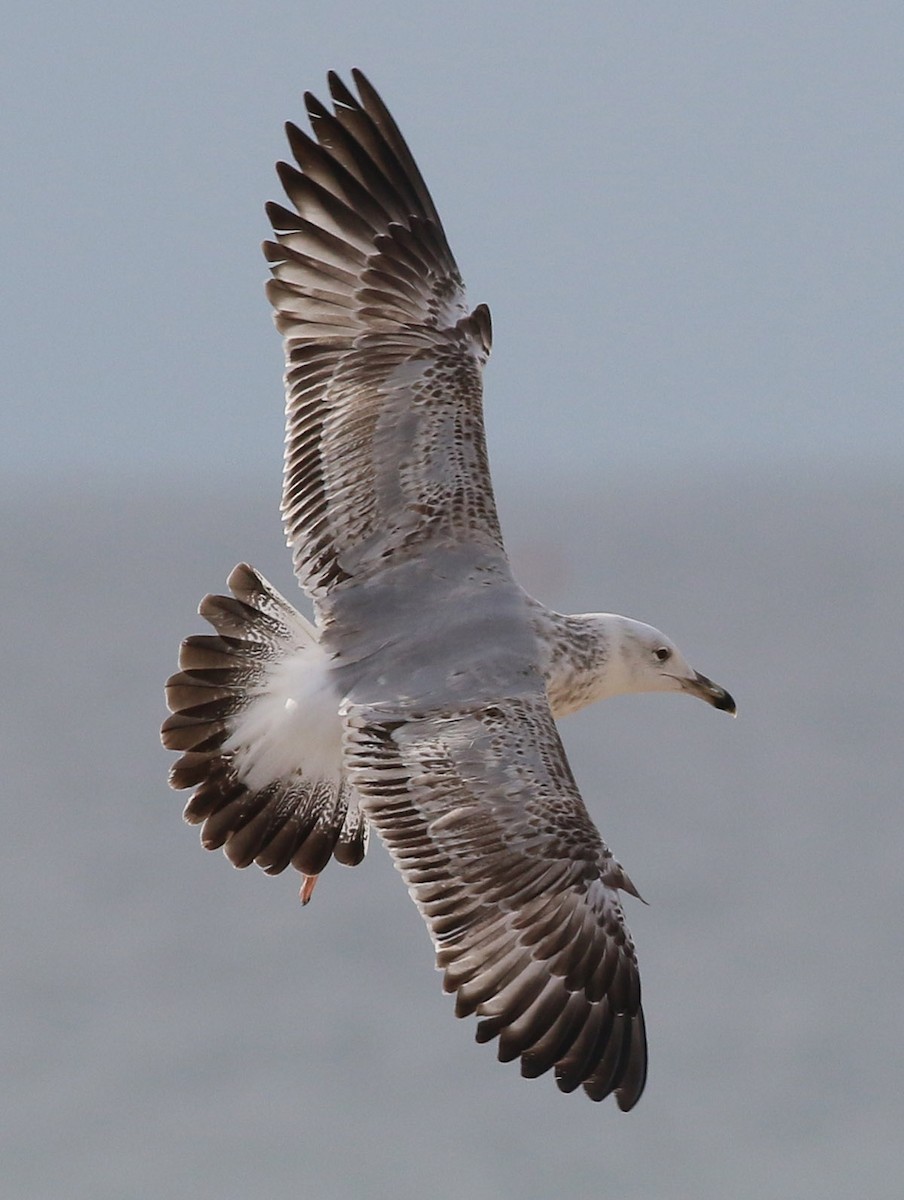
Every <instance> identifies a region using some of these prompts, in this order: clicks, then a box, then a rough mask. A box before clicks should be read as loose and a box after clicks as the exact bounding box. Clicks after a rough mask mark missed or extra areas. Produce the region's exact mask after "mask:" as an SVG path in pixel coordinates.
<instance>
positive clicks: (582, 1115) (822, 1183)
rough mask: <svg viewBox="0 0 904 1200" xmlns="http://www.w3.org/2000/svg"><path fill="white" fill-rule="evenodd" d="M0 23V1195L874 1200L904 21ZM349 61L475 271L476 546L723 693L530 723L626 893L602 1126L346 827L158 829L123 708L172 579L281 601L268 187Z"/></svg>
mask: <svg viewBox="0 0 904 1200" xmlns="http://www.w3.org/2000/svg"><path fill="white" fill-rule="evenodd" d="M6 24H7V30H6V37H5V38H4V48H3V50H2V51H0V54H2V56H3V61H2V63H0V130H2V139H3V142H2V148H3V163H4V169H3V172H2V177H0V240H2V255H3V261H4V264H5V276H6V278H7V287H6V288H5V289H4V290H3V293H2V295H0V354H2V358H3V363H4V371H3V379H2V384H0V386H2V389H3V400H2V406H0V470H2V483H0V501H2V506H3V513H2V520H0V538H2V562H3V566H4V583H5V593H4V600H3V603H2V605H0V626H2V637H3V645H4V668H3V677H4V681H5V686H4V687H3V688H2V692H0V705H2V721H0V739H2V742H0V749H2V758H3V764H4V773H5V776H6V783H5V787H4V805H5V809H6V811H5V814H4V818H3V820H4V829H5V831H6V836H5V838H4V839H3V844H2V847H0V863H2V871H0V894H2V905H3V918H2V934H0V957H2V971H0V978H2V984H0V989H2V991H0V1051H2V1056H3V1064H2V1077H3V1080H4V1088H3V1092H4V1105H5V1109H6V1111H5V1115H4V1119H3V1121H2V1123H0V1156H2V1161H3V1164H4V1166H3V1174H4V1179H5V1185H4V1186H5V1187H6V1188H7V1189H8V1194H9V1195H11V1196H12V1195H15V1196H16V1197H21V1198H23V1200H38V1198H42V1200H43V1198H45V1197H46V1198H51V1197H53V1198H57V1197H60V1196H65V1197H67V1200H107V1198H109V1200H132V1198H135V1200H139V1198H144V1197H148V1196H157V1195H160V1196H170V1195H172V1196H183V1195H191V1196H193V1197H199V1198H206V1197H211V1198H212V1197H217V1198H218V1200H231V1198H232V1197H244V1196H246V1195H248V1194H253V1195H263V1196H269V1195H277V1194H282V1193H289V1192H290V1191H291V1192H292V1193H293V1194H294V1193H295V1192H297V1191H298V1189H299V1188H301V1189H302V1190H303V1191H304V1192H306V1193H307V1192H311V1193H314V1192H316V1193H317V1194H319V1195H321V1196H325V1197H336V1198H339V1200H342V1198H344V1197H358V1196H361V1195H363V1194H365V1193H366V1194H368V1195H377V1196H380V1195H398V1196H408V1195H418V1196H430V1197H436V1198H438V1200H445V1198H446V1197H453V1196H455V1197H459V1196H461V1195H468V1196H469V1197H471V1198H473V1200H495V1198H497V1197H498V1198H502V1200H508V1198H516V1200H534V1198H536V1200H542V1198H546V1197H553V1196H558V1195H564V1194H569V1193H570V1194H572V1195H577V1196H581V1195H589V1194H591V1191H592V1192H594V1193H596V1192H599V1193H601V1194H610V1193H611V1194H617V1195H619V1196H620V1197H621V1198H622V1200H633V1198H638V1200H639V1198H641V1197H642V1198H644V1200H648V1198H649V1197H651V1196H662V1197H686V1196H693V1197H695V1200H724V1197H726V1196H731V1197H733V1198H736V1200H747V1198H750V1200H753V1198H760V1197H769V1196H774V1197H782V1198H784V1197H788V1196H794V1197H796V1198H801V1200H810V1198H813V1200H816V1198H817V1197H818V1198H819V1200H836V1198H837V1200H842V1198H845V1200H847V1198H848V1197H850V1196H851V1195H855V1194H856V1195H863V1196H869V1197H870V1198H871V1200H885V1198H886V1197H887V1198H888V1200H898V1198H899V1197H900V1195H901V1191H902V1181H904V1162H902V1158H904V1155H902V1150H901V1144H900V1130H901V1128H902V1127H904V1017H902V1012H901V1005H900V996H901V992H902V987H904V965H902V964H904V955H902V936H901V931H902V912H904V882H902V872H901V865H900V864H901V861H902V853H904V837H902V832H904V821H902V815H901V800H900V776H901V765H900V758H901V750H900V747H901V718H900V699H899V692H900V683H899V678H898V664H899V661H900V659H901V655H902V651H904V646H902V639H901V631H900V626H901V616H900V613H901V598H902V590H904V551H902V537H901V531H902V519H904V484H902V467H904V406H902V375H904V371H902V366H904V362H902V358H904V355H902V337H901V334H902V330H901V312H902V295H901V290H902V288H901V280H902V277H904V275H902V246H904V218H902V210H901V196H902V194H904V166H902V156H901V154H900V131H901V128H902V119H904V111H902V110H904V91H902V89H901V74H902V68H904V14H902V12H901V10H900V8H899V7H898V6H894V5H885V4H876V5H867V6H854V5H847V4H840V3H823V4H810V3H801V2H797V0H792V2H791V3H786V4H781V5H779V4H769V3H767V4H753V3H747V2H741V3H736V4H733V5H730V6H725V5H721V4H716V3H693V2H691V3H687V4H676V3H672V4H667V3H657V2H653V3H649V4H645V5H643V6H634V5H625V4H617V3H593V4H591V3H578V2H577V0H572V2H568V0H566V2H564V3H561V4H558V5H556V6H555V7H552V6H547V5H540V4H530V3H526V4H513V3H495V4H493V5H492V6H490V5H486V4H476V3H470V2H467V0H466V2H460V3H458V4H455V5H448V4H440V3H438V2H436V0H424V2H422V3H421V4H420V5H418V6H416V7H415V6H413V5H409V4H402V3H398V2H394V0H387V2H386V3H384V4H381V5H379V6H373V5H368V4H364V3H361V2H358V3H354V2H351V3H345V4H343V3H341V0H334V2H333V3H329V4H328V3H325V2H322V0H309V2H307V3H297V4H286V3H278V2H276V0H260V2H259V3H256V4H254V5H252V4H247V5H242V4H225V3H224V4H213V3H210V2H208V0H198V2H197V3H195V4H193V5H191V6H188V7H186V6H183V5H175V4H172V3H169V2H168V0H162V2H161V3H159V4H157V5H155V6H152V7H148V6H147V5H138V4H134V3H132V2H131V0H126V2H123V3H121V4H118V5H116V6H109V5H100V4H93V3H82V4H80V5H77V6H71V7H68V8H67V7H65V6H62V5H59V4H48V3H40V2H36V3H31V4H29V5H28V6H25V5H23V4H20V3H17V2H14V3H13V5H12V8H11V9H10V14H9V17H8V19H7V22H6ZM353 65H357V66H360V67H362V68H363V69H364V70H365V71H366V72H367V73H368V74H369V76H370V78H371V79H372V81H373V82H374V83H375V84H376V86H377V87H378V88H379V89H380V90H381V91H382V93H383V95H384V98H385V99H386V101H387V103H388V104H389V106H390V108H391V109H392V111H393V113H394V115H395V116H396V118H397V120H398V121H399V123H400V125H401V127H402V129H403V131H404V133H405V135H406V137H407V138H408V140H409V142H410V144H411V146H412V148H413V150H414V152H415V154H416V156H417V158H418V161H419V162H420V164H421V167H422V169H423V172H424V174H425V176H426V178H427V181H428V184H429V186H430V188H431V191H432V193H433V195H434V198H435V200H436V202H437V205H438V207H439V209H440V212H441V213H442V214H443V217H444V222H445V226H446V231H447V234H448V236H449V239H450V242H451V243H452V246H453V248H454V250H455V252H456V255H457V257H458V261H459V265H460V267H461V269H462V271H463V273H464V275H465V278H466V279H467V280H468V284H469V292H470V296H471V299H472V300H473V302H474V303H477V302H479V301H486V302H487V303H489V305H490V307H491V309H492V312H493V321H494V330H495V348H494V352H493V359H492V362H491V364H490V367H489V369H488V372H487V379H486V387H487V413H486V416H487V426H488V434H489V441H490V453H491V458H492V462H493V468H494V478H495V482H496V489H497V496H498V500H499V506H500V510H501V513H502V518H503V523H504V528H505V531H506V535H507V541H508V544H509V548H510V551H511V554H512V557H513V559H514V562H515V566H516V569H517V571H518V573H519V575H520V577H521V579H522V581H523V582H524V584H525V585H526V586H527V587H528V588H529V589H530V590H532V591H533V592H534V593H535V594H536V595H538V596H539V597H540V598H541V599H543V600H544V601H546V602H547V603H549V604H551V605H554V606H556V607H559V608H562V609H566V610H570V611H587V610H592V609H608V610H612V611H620V612H626V613H629V614H630V615H632V616H635V617H638V618H640V619H643V620H646V621H650V622H652V623H654V624H656V625H658V626H660V627H661V628H663V629H664V630H666V631H667V632H668V633H669V634H670V635H671V636H672V637H673V638H674V639H675V640H676V641H677V642H678V644H679V645H680V646H681V647H682V649H683V650H685V652H686V653H687V655H688V657H689V658H691V660H692V661H693V662H694V664H695V665H696V666H698V667H699V668H700V669H701V670H703V671H705V672H706V673H707V674H709V675H711V676H713V677H714V678H715V679H717V680H719V682H721V683H723V684H725V685H726V686H727V687H729V688H730V690H731V691H732V692H733V694H734V695H735V697H736V699H737V701H738V704H739V710H740V715H739V719H738V720H737V721H736V722H732V721H730V720H726V719H725V717H724V716H723V715H722V714H719V713H717V712H714V711H713V710H710V709H707V708H706V707H705V706H703V705H701V704H690V703H687V702H685V701H683V700H680V701H679V700H678V699H676V698H666V697H662V696H644V697H632V698H623V699H619V700H617V701H613V702H610V703H609V704H606V705H604V706H601V707H597V708H596V709H594V710H591V711H590V712H587V713H584V714H581V715H580V716H578V717H574V718H569V719H568V721H566V722H565V723H564V724H563V735H564V737H565V740H566V746H567V748H568V751H569V755H570V758H571V761H572V763H573V766H574V768H575V772H576V774H577V777H578V780H579V783H580V784H581V788H582V791H583V793H584V796H585V798H586V800H587V804H588V807H589V809H590V811H591V813H592V815H593V816H594V818H595V820H596V821H597V823H598V824H599V826H600V828H601V830H602V832H603V835H604V837H605V838H606V840H607V841H608V842H609V843H610V845H611V846H612V847H613V849H614V851H615V853H616V854H617V855H618V857H619V858H620V859H621V861H622V862H623V863H624V864H625V866H626V868H627V869H628V871H629V872H630V874H631V876H632V878H633V879H634V880H635V882H636V883H637V885H638V887H639V889H640V890H641V892H642V893H643V895H644V897H645V898H646V899H647V900H648V901H649V902H650V907H649V908H644V907H642V906H641V905H639V904H636V903H631V905H630V908H629V911H628V917H629V921H630V924H631V928H632V932H633V934H634V936H635V939H636V941H637V944H638V951H639V955H640V960H641V967H642V971H643V980H644V988H645V1007H646V1011H647V1019H648V1029H649V1035H650V1043H651V1047H650V1049H651V1074H650V1079H649V1083H648V1087H647V1092H646V1094H645V1096H644V1098H643V1100H642V1102H641V1103H640V1105H639V1106H638V1108H637V1109H636V1110H635V1111H634V1112H632V1113H631V1114H629V1115H627V1116H625V1115H623V1114H621V1113H619V1112H618V1111H617V1110H616V1108H615V1106H614V1104H613V1103H612V1102H611V1101H609V1102H607V1103H605V1104H603V1105H593V1104H591V1103H590V1102H589V1101H587V1100H586V1099H585V1098H584V1097H583V1096H582V1095H580V1094H578V1095H573V1096H570V1097H567V1096H562V1095H560V1094H559V1093H558V1092H557V1091H556V1089H555V1087H554V1084H553V1082H552V1080H551V1079H549V1078H544V1079H541V1080H538V1081H535V1082H527V1081H522V1080H521V1079H519V1077H518V1072H517V1068H516V1067H515V1066H513V1065H508V1066H502V1065H500V1064H498V1063H496V1062H495V1060H494V1052H493V1050H492V1048H491V1047H479V1046H477V1045H475V1044H474V1042H473V1022H456V1021H455V1020H454V1019H453V1017H452V1002H451V1000H449V998H445V997H443V996H442V995H441V992H440V981H439V977H438V976H437V975H435V974H434V973H433V971H432V969H431V964H432V954H431V949H430V944H429V939H428V937H427V934H426V931H425V930H424V928H423V926H422V923H421V921H420V918H419V917H418V914H417V912H416V910H415V909H414V906H413V905H411V904H410V902H408V901H407V899H406V897H405V892H404V888H403V886H402V884H401V881H400V880H399V878H398V876H397V875H396V873H395V872H394V871H393V869H392V867H391V865H390V864H389V862H388V858H387V856H386V855H385V853H384V852H383V850H382V848H381V847H380V846H378V845H374V846H373V847H372V851H371V853H370V854H369V855H368V859H367V861H366V862H365V864H364V865H363V866H362V867H360V868H359V869H357V870H355V871H349V870H346V869H343V868H340V867H332V868H331V869H330V870H329V871H328V872H327V873H326V874H325V876H324V878H323V880H322V882H321V883H320V885H319V886H318V889H317V893H316V896H315V899H314V902H313V903H312V904H311V906H310V907H308V908H307V909H305V910H304V911H302V910H301V908H300V906H299V905H298V902H297V899H296V889H297V882H298V881H297V877H295V876H293V877H291V878H290V877H289V876H288V875H286V876H285V877H282V878H279V879H276V880H273V879H269V878H267V877H266V876H264V875H263V874H261V873H260V872H258V871H256V870H255V869H251V870H250V871H245V872H238V871H234V870H232V869H231V868H230V867H229V865H228V863H227V862H226V860H225V859H224V858H223V856H222V855H220V854H206V853H204V852H203V851H202V850H201V849H200V847H199V845H198V837H197V832H196V831H195V830H192V829H189V828H188V827H186V826H184V825H183V824H182V822H181V820H180V811H181V807H182V800H183V799H184V798H183V797H180V796H178V795H176V794H175V793H171V792H169V791H168V789H167V787H166V782H165V780H166V771H167V768H168V760H169V758H170V757H171V756H168V755H167V754H166V753H165V752H164V751H163V750H162V749H161V748H160V746H159V742H158V737H157V730H158V727H159V724H160V721H161V720H162V718H163V716H164V715H165V712H164V708H163V698H162V684H163V680H164V679H165V677H166V675H167V674H169V673H170V672H171V671H172V670H174V669H175V662H176V650H177V645H178V642H179V640H180V639H181V638H182V637H183V636H185V635H186V634H188V633H190V632H200V631H201V630H202V627H203V626H202V623H201V622H200V620H199V618H197V617H196V616H194V615H193V613H194V610H195V607H196V605H197V602H198V600H199V599H200V597H201V596H202V595H203V594H204V593H205V592H207V591H212V590H220V589H221V588H222V586H223V581H224V579H225V577H226V575H227V574H228V572H229V570H230V569H231V567H232V566H233V565H234V563H235V562H237V561H239V560H240V559H247V560H249V561H250V562H252V563H254V565H255V566H257V567H258V568H260V569H261V570H262V571H263V572H264V573H265V574H266V575H267V576H268V577H269V578H270V579H271V580H272V581H273V582H274V583H275V584H276V585H277V586H279V587H280V588H282V589H283V590H284V591H285V592H286V593H287V594H290V595H291V594H292V588H293V583H292V579H291V573H290V569H289V560H288V554H287V553H286V551H285V550H284V548H283V546H282V537H281V532H280V527H279V519H278V515H277V504H278V497H279V482H280V480H279V475H280V465H281V440H282V388H281V381H280V377H281V370H282V365H281V353H280V349H279V343H278V339H277V337H276V335H275V333H274V332H273V330H272V327H271V323H270V319H269V315H268V310H267V306H266V303H265V301H264V298H263V293H262V288H261V280H262V277H263V275H264V265H263V262H262V259H261V257H260V252H259V248H258V243H259V242H260V240H261V239H262V238H263V237H265V236H266V234H267V227H266V223H265V220H264V217H263V212H262V205H263V202H264V201H265V200H266V199H270V198H276V197H277V196H278V187H277V184H276V180H275V177H274V174H273V161H274V160H275V159H276V158H278V157H282V156H283V155H284V146H283V135H282V132H281V125H282V122H283V121H284V120H286V119H290V118H291V119H294V120H298V121H300V120H301V119H302V116H303V104H302V101H301V93H302V91H303V90H304V89H307V88H309V89H312V90H314V91H315V92H318V94H321V95H323V94H324V93H325V91H326V88H325V74H326V71H327V70H328V69H329V68H336V69H338V70H340V71H342V72H344V73H347V71H348V69H349V68H350V67H351V66H353Z"/></svg>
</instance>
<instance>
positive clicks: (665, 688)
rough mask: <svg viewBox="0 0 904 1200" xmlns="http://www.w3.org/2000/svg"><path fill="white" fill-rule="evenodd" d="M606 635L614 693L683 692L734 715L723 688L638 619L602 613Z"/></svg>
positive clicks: (662, 635)
mask: <svg viewBox="0 0 904 1200" xmlns="http://www.w3.org/2000/svg"><path fill="white" fill-rule="evenodd" d="M600 618H601V619H602V620H603V621H605V623H606V626H607V632H608V633H609V635H610V639H611V640H610V656H609V661H608V662H607V664H606V675H607V676H608V682H609V686H610V688H611V689H612V690H611V691H609V695H615V694H616V693H618V692H686V693H687V694H688V695H690V696H697V697H699V699H701V700H705V701H706V703H707V704H711V705H712V706H713V708H718V709H721V710H722V711H723V712H727V713H730V714H731V715H732V716H734V715H735V711H736V710H735V702H734V700H733V699H732V698H731V696H730V695H729V694H728V692H727V691H726V690H725V688H723V687H720V686H719V685H718V684H717V683H713V681H712V680H711V679H707V677H706V676H705V675H701V674H700V673H699V672H698V671H695V670H694V668H693V667H692V666H691V665H690V663H689V662H688V661H687V659H686V658H685V657H684V655H683V654H682V653H681V651H680V650H679V649H678V647H677V646H676V645H675V643H674V642H673V641H672V640H671V639H670V638H667V637H666V636H665V634H664V633H661V632H660V631H659V630H658V629H654V628H653V626H652V625H644V623H643V622H642V621H632V620H631V618H630V617H619V616H615V615H613V614H611V613H602V614H600Z"/></svg>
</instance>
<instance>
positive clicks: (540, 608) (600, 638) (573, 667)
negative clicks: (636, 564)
mask: <svg viewBox="0 0 904 1200" xmlns="http://www.w3.org/2000/svg"><path fill="white" fill-rule="evenodd" d="M530 603H531V619H532V622H533V626H534V631H535V632H536V635H537V639H538V641H539V643H540V648H541V668H542V670H543V673H544V675H545V676H546V692H547V695H548V697H549V704H550V707H551V708H552V711H553V715H554V716H555V717H556V718H558V717H564V716H567V715H568V714H569V713H572V712H577V711H578V709H581V708H584V707H585V706H586V705H588V704H593V703H594V702H595V701H597V700H602V699H605V698H606V697H607V696H614V695H617V694H618V693H619V692H622V691H625V690H626V682H625V680H624V679H623V678H622V675H623V673H624V672H623V671H622V670H621V666H622V664H621V655H620V653H619V645H620V632H621V630H620V623H621V622H622V620H623V618H621V617H618V616H614V615H612V614H609V613H589V614H580V615H577V616H569V615H567V614H564V613H557V612H554V611H553V610H552V609H550V608H546V607H545V606H544V605H542V604H540V603H539V602H538V601H536V600H531V602H530Z"/></svg>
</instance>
